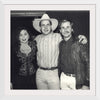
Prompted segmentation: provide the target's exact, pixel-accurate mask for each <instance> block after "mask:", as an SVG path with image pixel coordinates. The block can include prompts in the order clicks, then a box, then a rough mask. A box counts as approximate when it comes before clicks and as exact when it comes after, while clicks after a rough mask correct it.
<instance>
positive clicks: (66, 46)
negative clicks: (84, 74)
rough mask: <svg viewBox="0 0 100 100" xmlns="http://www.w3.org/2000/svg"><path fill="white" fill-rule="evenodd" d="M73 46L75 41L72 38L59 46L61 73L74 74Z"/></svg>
mask: <svg viewBox="0 0 100 100" xmlns="http://www.w3.org/2000/svg"><path fill="white" fill-rule="evenodd" d="M72 44H73V39H72V38H70V39H69V40H68V41H65V40H63V41H61V43H60V45H59V50H60V54H59V65H58V66H59V67H60V68H61V71H62V72H64V73H65V74H67V73H69V74H74V64H73V61H72V56H71V47H72Z"/></svg>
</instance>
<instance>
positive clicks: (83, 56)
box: [80, 44, 90, 86]
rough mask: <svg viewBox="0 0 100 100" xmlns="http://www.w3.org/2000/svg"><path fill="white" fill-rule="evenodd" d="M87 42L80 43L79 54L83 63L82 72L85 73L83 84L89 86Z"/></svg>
mask: <svg viewBox="0 0 100 100" xmlns="http://www.w3.org/2000/svg"><path fill="white" fill-rule="evenodd" d="M88 48H89V47H88V44H86V45H81V47H80V51H81V53H80V56H81V59H82V62H83V63H84V73H85V80H84V81H85V82H84V85H88V86H89V82H90V81H89V80H90V65H89V49H88Z"/></svg>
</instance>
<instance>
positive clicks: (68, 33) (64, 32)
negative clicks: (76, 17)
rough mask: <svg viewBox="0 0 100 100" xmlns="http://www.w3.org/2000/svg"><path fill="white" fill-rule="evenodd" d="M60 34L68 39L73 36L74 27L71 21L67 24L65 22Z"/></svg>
mask: <svg viewBox="0 0 100 100" xmlns="http://www.w3.org/2000/svg"><path fill="white" fill-rule="evenodd" d="M60 28H61V29H60V32H61V34H62V35H63V36H64V37H65V38H67V37H70V36H71V35H72V30H73V29H72V26H71V23H70V22H69V21H67V22H63V23H62V24H61V26H60Z"/></svg>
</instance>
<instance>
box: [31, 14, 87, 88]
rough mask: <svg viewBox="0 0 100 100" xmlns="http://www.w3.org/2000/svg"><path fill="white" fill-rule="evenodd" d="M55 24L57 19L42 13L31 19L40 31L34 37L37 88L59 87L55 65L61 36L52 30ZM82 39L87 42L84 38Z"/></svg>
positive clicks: (56, 24) (55, 26)
mask: <svg viewBox="0 0 100 100" xmlns="http://www.w3.org/2000/svg"><path fill="white" fill-rule="evenodd" d="M57 26H58V21H57V19H54V18H50V17H49V16H48V15H47V14H43V16H42V17H41V18H40V19H34V21H33V27H34V28H35V29H36V30H37V31H38V32H40V33H42V34H41V35H38V36H37V37H36V38H35V40H36V42H37V49H38V51H37V63H38V66H39V68H38V70H37V73H36V84H37V88H38V89H60V85H59V76H58V67H57V65H58V55H59V43H60V42H61V40H62V37H61V35H60V34H59V33H54V32H53V31H54V30H55V29H56V28H57ZM81 39H82V38H81ZM84 40H85V42H87V41H86V39H84ZM84 40H83V41H84Z"/></svg>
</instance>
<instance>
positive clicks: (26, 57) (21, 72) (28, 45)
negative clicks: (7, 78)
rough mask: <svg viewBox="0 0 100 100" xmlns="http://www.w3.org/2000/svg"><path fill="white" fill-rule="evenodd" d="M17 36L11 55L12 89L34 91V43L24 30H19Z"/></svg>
mask: <svg viewBox="0 0 100 100" xmlns="http://www.w3.org/2000/svg"><path fill="white" fill-rule="evenodd" d="M17 35H18V36H17V40H18V41H17V44H18V45H17V46H16V47H15V48H14V50H12V54H11V83H12V85H13V89H36V84H35V73H36V68H37V66H36V60H35V59H36V58H35V56H36V43H35V41H34V40H32V39H31V38H32V37H31V35H30V33H29V32H28V31H27V29H26V28H20V29H19V30H18V34H17Z"/></svg>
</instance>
